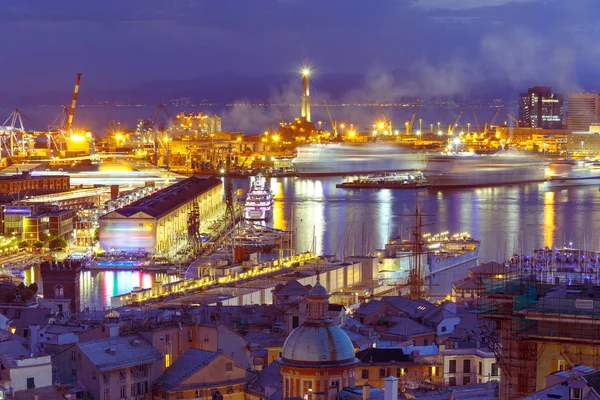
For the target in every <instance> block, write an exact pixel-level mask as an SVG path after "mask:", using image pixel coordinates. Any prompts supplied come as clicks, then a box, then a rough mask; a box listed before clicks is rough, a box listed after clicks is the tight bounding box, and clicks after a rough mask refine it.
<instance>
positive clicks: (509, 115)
mask: <svg viewBox="0 0 600 400" xmlns="http://www.w3.org/2000/svg"><path fill="white" fill-rule="evenodd" d="M506 116H507V117H508V118H510V119H511V120H513V122H514V123H515V126H516V127H517V128H518V127H519V120H518V119H516V118H515V116H514V115H512V114H510V113H508V114H506Z"/></svg>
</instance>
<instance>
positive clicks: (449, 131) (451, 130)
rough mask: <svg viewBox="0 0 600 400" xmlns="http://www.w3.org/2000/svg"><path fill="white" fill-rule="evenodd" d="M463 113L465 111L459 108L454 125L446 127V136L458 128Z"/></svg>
mask: <svg viewBox="0 0 600 400" xmlns="http://www.w3.org/2000/svg"><path fill="white" fill-rule="evenodd" d="M464 112H465V109H464V108H461V109H460V112H459V113H458V115H457V117H456V119H455V120H454V125H450V126H448V136H450V135H452V132H453V131H454V129H456V128H457V127H458V123H459V122H460V117H462V115H463V113H464Z"/></svg>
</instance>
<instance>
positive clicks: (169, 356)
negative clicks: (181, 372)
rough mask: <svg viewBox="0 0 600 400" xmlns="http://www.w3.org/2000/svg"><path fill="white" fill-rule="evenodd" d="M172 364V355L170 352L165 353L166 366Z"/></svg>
mask: <svg viewBox="0 0 600 400" xmlns="http://www.w3.org/2000/svg"><path fill="white" fill-rule="evenodd" d="M170 365H171V355H170V354H169V353H167V354H165V368H169V366H170Z"/></svg>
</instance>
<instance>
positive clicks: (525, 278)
mask: <svg viewBox="0 0 600 400" xmlns="http://www.w3.org/2000/svg"><path fill="white" fill-rule="evenodd" d="M578 253H580V252H579V251H575V252H574V254H575V256H576V255H577V254H578ZM550 254H552V253H550ZM582 254H583V253H582ZM586 258H587V257H586ZM594 279H595V278H594V277H593V276H592V279H590V276H589V275H587V274H586V273H583V272H582V273H573V274H572V275H569V279H568V280H566V279H565V280H564V281H563V280H561V278H559V277H558V276H557V277H555V279H554V282H553V283H547V282H548V280H547V279H546V280H542V279H541V278H540V276H539V274H538V275H537V276H536V275H533V274H529V273H528V272H513V273H510V274H501V275H490V276H486V277H482V278H481V281H480V285H481V290H480V293H481V298H480V301H479V307H478V312H479V316H480V317H481V318H483V319H484V320H487V321H493V324H491V325H490V324H482V329H483V332H484V334H485V340H486V341H487V342H488V344H489V346H490V347H491V348H492V350H493V351H494V353H495V355H496V359H497V362H498V365H499V367H500V370H501V378H500V399H517V398H519V399H520V398H524V397H526V396H527V395H529V394H531V393H534V392H536V391H538V390H540V389H543V388H544V387H545V377H546V376H547V375H549V374H550V373H552V372H555V371H559V370H563V369H566V368H568V367H570V366H573V365H577V364H583V365H586V366H590V367H592V368H595V369H598V368H600V351H599V350H598V349H599V347H598V329H597V326H598V324H599V323H600V318H599V316H598V312H597V310H598V309H600V287H599V286H597V280H596V282H594ZM493 326H495V329H494V328H492V327H493Z"/></svg>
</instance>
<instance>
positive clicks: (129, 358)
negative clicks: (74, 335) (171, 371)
mask: <svg viewBox="0 0 600 400" xmlns="http://www.w3.org/2000/svg"><path fill="white" fill-rule="evenodd" d="M75 357H76V362H75V369H76V373H77V380H78V381H80V382H81V383H82V384H83V385H84V386H85V388H86V389H87V391H88V393H89V394H90V396H91V398H92V399H93V400H111V399H112V400H115V399H142V398H145V396H146V395H148V396H149V395H150V388H151V385H152V382H153V381H154V380H155V379H156V378H157V377H158V376H160V374H161V372H162V368H161V361H162V357H161V355H160V353H159V352H158V351H157V350H156V349H155V348H154V347H152V345H151V344H150V343H149V342H147V341H146V340H144V339H140V338H137V337H112V338H109V339H105V340H95V341H91V342H85V343H77V350H76V352H75Z"/></svg>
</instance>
